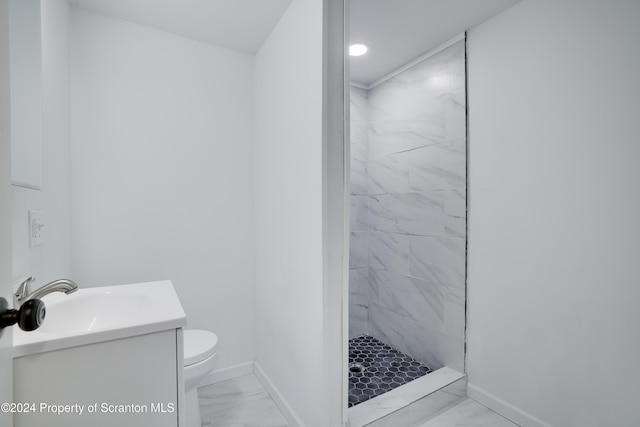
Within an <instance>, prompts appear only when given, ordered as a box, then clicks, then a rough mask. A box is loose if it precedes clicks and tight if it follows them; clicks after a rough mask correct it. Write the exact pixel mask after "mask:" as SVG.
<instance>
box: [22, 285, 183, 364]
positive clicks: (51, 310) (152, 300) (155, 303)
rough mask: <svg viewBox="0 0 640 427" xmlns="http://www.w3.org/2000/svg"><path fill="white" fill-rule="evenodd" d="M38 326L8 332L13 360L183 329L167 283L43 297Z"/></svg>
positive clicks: (179, 310) (178, 305)
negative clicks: (11, 332)
mask: <svg viewBox="0 0 640 427" xmlns="http://www.w3.org/2000/svg"><path fill="white" fill-rule="evenodd" d="M42 301H44V303H45V306H46V315H45V319H44V322H43V324H42V326H40V328H39V329H36V330H35V331H31V332H25V331H22V330H20V329H17V328H16V330H15V331H14V334H13V346H14V358H17V357H22V356H27V355H31V354H37V353H44V352H47V351H53V350H60V349H63V348H69V347H76V346H81V345H86V344H93V343H97V342H103V341H110V340H115V339H121V338H128V337H133V336H137V335H144V334H150V333H154V332H160V331H164V330H168V329H176V328H181V327H184V326H185V325H186V323H187V318H186V315H185V313H184V310H183V309H182V304H181V303H180V300H179V299H178V295H177V294H176V292H175V289H174V287H173V284H172V283H171V281H170V280H163V281H157V282H146V283H134V284H129V285H117V286H102V287H95V288H80V289H78V290H77V291H76V292H74V293H72V294H69V295H65V294H63V293H52V294H49V295H47V296H45V297H44V298H43V299H42Z"/></svg>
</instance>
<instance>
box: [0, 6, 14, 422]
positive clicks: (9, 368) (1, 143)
mask: <svg viewBox="0 0 640 427" xmlns="http://www.w3.org/2000/svg"><path fill="white" fill-rule="evenodd" d="M8 3H9V2H8V1H7V0H0V296H2V297H4V298H5V299H7V300H8V301H11V299H12V298H11V296H12V293H13V289H11V102H10V98H9V96H10V93H11V89H10V86H9V83H10V82H9V78H10V75H9V74H10V73H9V25H8V20H9V4H8ZM12 332H13V331H12V328H7V329H6V330H5V331H4V332H3V333H2V336H1V337H0V378H2V383H1V384H0V400H1V401H2V402H11V401H13V345H12V344H13V335H12ZM0 423H2V425H8V426H10V425H13V414H11V413H5V412H0Z"/></svg>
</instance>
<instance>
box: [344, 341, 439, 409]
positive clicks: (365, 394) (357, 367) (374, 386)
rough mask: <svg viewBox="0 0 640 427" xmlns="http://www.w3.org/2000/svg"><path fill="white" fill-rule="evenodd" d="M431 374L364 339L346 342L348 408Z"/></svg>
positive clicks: (377, 344) (421, 367) (386, 347)
mask: <svg viewBox="0 0 640 427" xmlns="http://www.w3.org/2000/svg"><path fill="white" fill-rule="evenodd" d="M429 372H432V370H431V369H429V368H427V367H426V366H424V365H423V364H422V363H420V362H418V361H416V360H414V359H412V358H411V357H409V356H407V355H406V354H404V353H401V352H399V351H398V350H396V349H394V348H393V347H390V346H389V345H387V344H385V343H383V342H380V341H378V340H377V339H375V338H373V337H370V336H367V335H364V336H361V337H358V338H353V339H350V340H349V407H351V406H353V405H357V404H358V403H362V402H364V401H367V400H369V399H371V398H373V397H376V396H379V395H381V394H383V393H386V392H388V391H390V390H393V389H394V388H396V387H400V386H401V385H403V384H406V383H408V382H409V381H413V380H415V379H416V378H420V377H421V376H423V375H426V374H428V373H429Z"/></svg>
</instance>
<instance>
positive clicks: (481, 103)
mask: <svg viewBox="0 0 640 427" xmlns="http://www.w3.org/2000/svg"><path fill="white" fill-rule="evenodd" d="M639 17H640V3H639V2H637V1H635V0H616V1H607V2H603V1H599V0H590V1H584V0H579V1H578V0H571V1H569V0H567V1H562V2H558V1H554V0H544V1H543V0H537V1H533V0H524V1H522V2H521V3H518V4H516V5H515V6H514V7H512V8H511V9H508V10H507V11H505V12H504V13H502V14H501V15H498V16H497V17H495V18H493V19H491V20H490V21H487V22H485V23H484V24H482V25H480V26H478V27H477V28H474V29H473V30H471V31H470V32H469V34H468V46H469V49H468V69H469V121H470V122H469V131H470V141H469V149H470V154H469V172H470V187H469V191H470V193H469V194H470V201H469V202H470V204H469V208H470V215H469V247H468V262H469V264H468V356H467V371H468V375H469V393H470V394H471V395H472V396H475V397H476V398H478V399H480V400H482V401H483V402H486V403H488V404H490V405H491V406H492V407H496V408H499V409H502V410H503V412H508V413H509V414H510V416H512V417H513V418H514V419H515V420H516V421H518V422H519V423H521V424H522V425H525V426H526V425H541V424H542V423H543V422H544V423H547V424H550V425H554V426H580V427H588V426H623V425H635V424H637V402H636V400H637V398H636V397H637V395H638V393H637V384H638V382H640V373H639V371H638V369H637V364H638V360H640V341H639V340H638V331H639V330H640V310H638V301H639V300H640V286H638V271H637V264H638V260H639V259H640V225H638V218H640V168H639V167H638V162H639V161H640V144H639V143H638V141H639V138H638V125H637V122H638V117H639V114H638V113H639V110H638V99H640V80H639V79H638V76H639V75H640V57H639V55H638V47H637V41H638V40H639V39H640V27H639V26H638V25H637V22H638V18H639ZM492 396H493V397H492ZM494 397H496V398H497V399H494ZM509 405H512V406H511V407H509ZM514 407H515V408H518V409H519V410H521V411H523V412H524V413H518V411H517V410H515V409H514ZM527 414H528V415H527ZM533 417H536V418H537V419H538V421H536V420H535V419H533Z"/></svg>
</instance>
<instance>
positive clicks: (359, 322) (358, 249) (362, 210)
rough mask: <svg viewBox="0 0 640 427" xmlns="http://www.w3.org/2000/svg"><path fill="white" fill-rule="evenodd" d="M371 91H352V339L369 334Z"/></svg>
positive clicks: (350, 328) (350, 304)
mask: <svg viewBox="0 0 640 427" xmlns="http://www.w3.org/2000/svg"><path fill="white" fill-rule="evenodd" d="M367 102H368V101H367V91H366V90H364V89H358V88H355V87H352V88H351V195H350V204H351V236H350V251H349V338H355V337H358V336H360V335H364V334H366V333H367V321H368V306H369V244H368V243H369V238H368V234H369V226H368V224H369V220H368V215H369V214H368V199H369V193H368V186H369V181H368V178H367V162H368V159H369V143H368V123H369V114H368V105H367Z"/></svg>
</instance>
